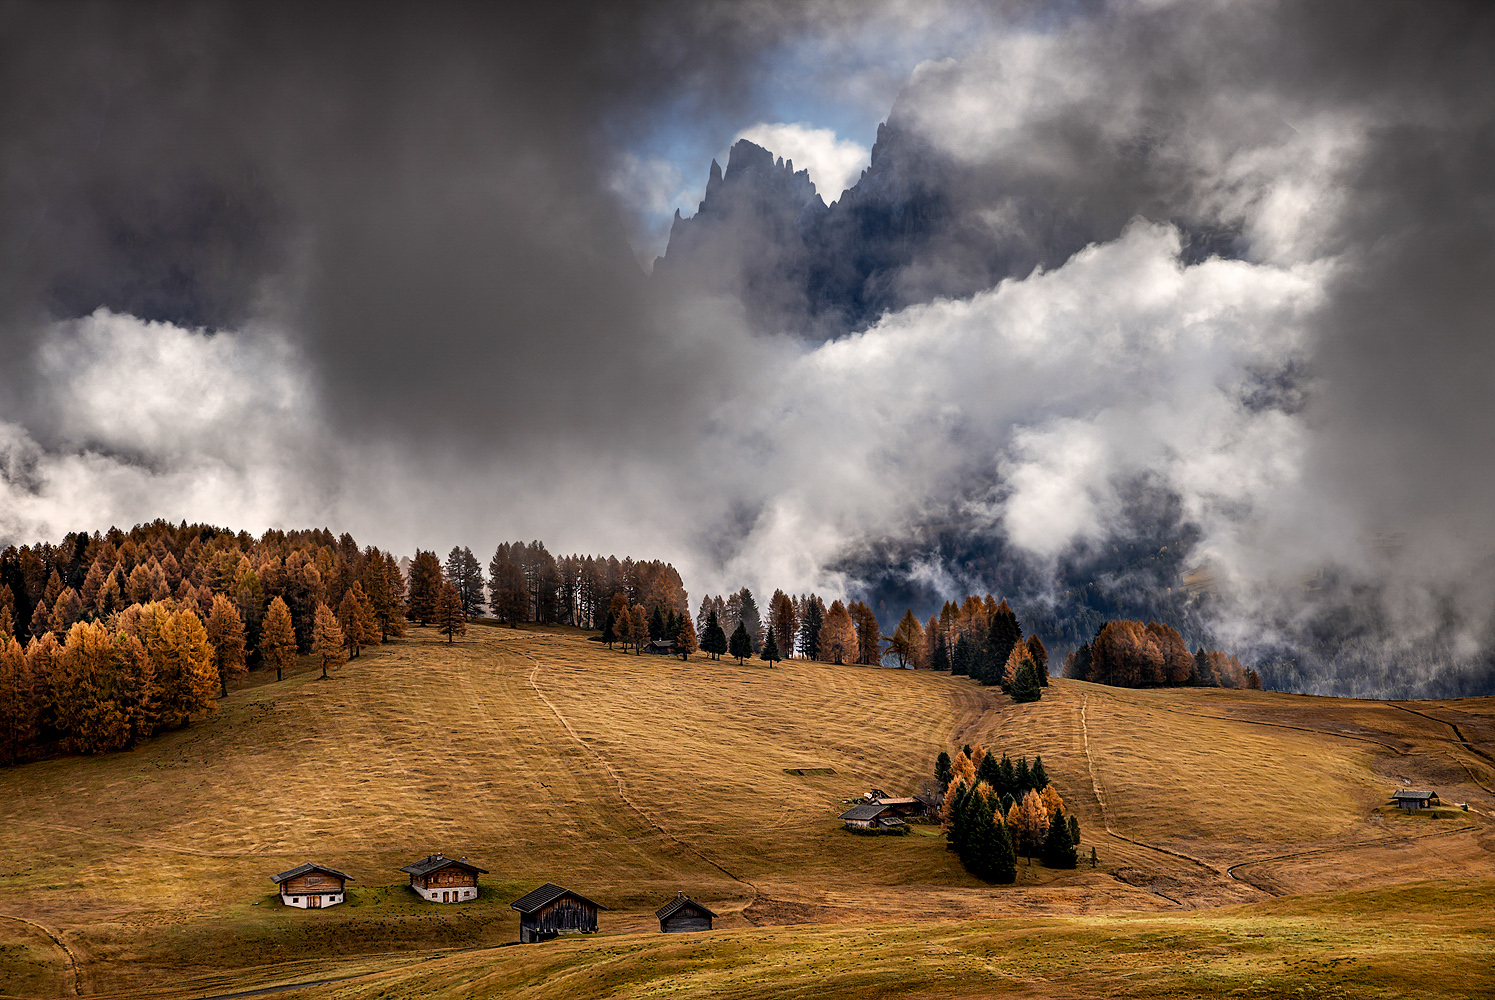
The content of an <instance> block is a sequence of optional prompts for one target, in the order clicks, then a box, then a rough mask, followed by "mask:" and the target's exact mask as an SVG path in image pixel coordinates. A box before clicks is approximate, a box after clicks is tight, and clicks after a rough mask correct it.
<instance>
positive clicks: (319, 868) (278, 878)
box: [270, 862, 353, 885]
mask: <svg viewBox="0 0 1495 1000" xmlns="http://www.w3.org/2000/svg"><path fill="white" fill-rule="evenodd" d="M307 872H326V873H327V874H328V875H332V876H335V877H336V878H340V879H342V880H343V881H345V882H351V881H353V876H352V875H347V874H344V873H343V872H340V871H338V870H337V869H336V868H328V867H326V866H325V865H314V864H312V863H311V862H307V863H306V864H304V865H297V866H296V867H295V868H292V869H291V870H290V871H284V872H281V873H280V874H279V875H271V876H270V881H271V882H274V883H275V884H276V885H279V884H280V883H282V882H284V881H285V880H286V879H291V878H295V877H296V876H297V875H305V874H306V873H307Z"/></svg>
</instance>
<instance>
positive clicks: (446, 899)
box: [441, 892, 452, 903]
mask: <svg viewBox="0 0 1495 1000" xmlns="http://www.w3.org/2000/svg"><path fill="white" fill-rule="evenodd" d="M451 896H452V894H451V893H449V892H443V893H442V894H441V901H442V902H443V903H450V902H451V901H452V899H451Z"/></svg>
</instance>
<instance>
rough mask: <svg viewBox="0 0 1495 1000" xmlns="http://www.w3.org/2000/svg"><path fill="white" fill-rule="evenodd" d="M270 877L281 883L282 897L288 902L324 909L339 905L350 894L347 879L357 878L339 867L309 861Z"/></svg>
mask: <svg viewBox="0 0 1495 1000" xmlns="http://www.w3.org/2000/svg"><path fill="white" fill-rule="evenodd" d="M270 881H271V882H274V883H275V884H276V885H278V886H280V901H281V902H282V903H284V904H285V905H286V906H297V907H300V908H301V909H303V910H320V909H322V908H324V907H327V906H336V905H337V904H338V903H341V902H343V901H344V900H345V899H346V898H347V895H346V893H345V892H344V891H343V883H345V882H351V881H353V876H352V875H348V874H346V873H344V872H340V871H338V870H337V869H336V868H328V867H326V866H325V865H314V864H311V863H310V862H308V863H306V864H304V865H297V866H296V867H295V868H292V869H291V870H290V871H284V872H281V873H280V874H279V875H271V876H270Z"/></svg>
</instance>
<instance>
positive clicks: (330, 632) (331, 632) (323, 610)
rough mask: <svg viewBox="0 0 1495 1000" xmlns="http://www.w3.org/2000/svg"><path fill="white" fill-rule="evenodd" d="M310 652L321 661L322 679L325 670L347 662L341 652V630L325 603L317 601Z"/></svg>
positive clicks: (324, 678)
mask: <svg viewBox="0 0 1495 1000" xmlns="http://www.w3.org/2000/svg"><path fill="white" fill-rule="evenodd" d="M311 651H312V653H313V655H315V656H317V657H318V658H319V659H321V661H322V679H323V680H326V679H327V668H328V667H336V666H341V665H342V664H343V663H344V662H345V661H346V660H347V654H346V652H345V651H344V650H343V629H342V626H341V625H339V624H338V623H337V615H335V614H333V613H332V609H331V608H329V607H328V606H327V605H326V603H325V602H323V601H318V602H317V608H316V611H315V612H314V617H313V620H312V627H311Z"/></svg>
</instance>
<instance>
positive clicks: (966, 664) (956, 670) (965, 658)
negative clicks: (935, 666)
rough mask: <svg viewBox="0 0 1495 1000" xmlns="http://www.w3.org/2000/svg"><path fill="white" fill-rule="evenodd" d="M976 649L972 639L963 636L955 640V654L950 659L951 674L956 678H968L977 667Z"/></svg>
mask: <svg viewBox="0 0 1495 1000" xmlns="http://www.w3.org/2000/svg"><path fill="white" fill-rule="evenodd" d="M975 659H976V648H975V646H974V645H973V644H972V643H971V637H970V636H968V635H962V636H961V637H960V638H959V639H956V640H955V653H954V654H953V655H952V656H951V657H950V673H951V674H953V675H954V676H956V677H968V676H970V675H971V668H972V667H973V666H974V665H975Z"/></svg>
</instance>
